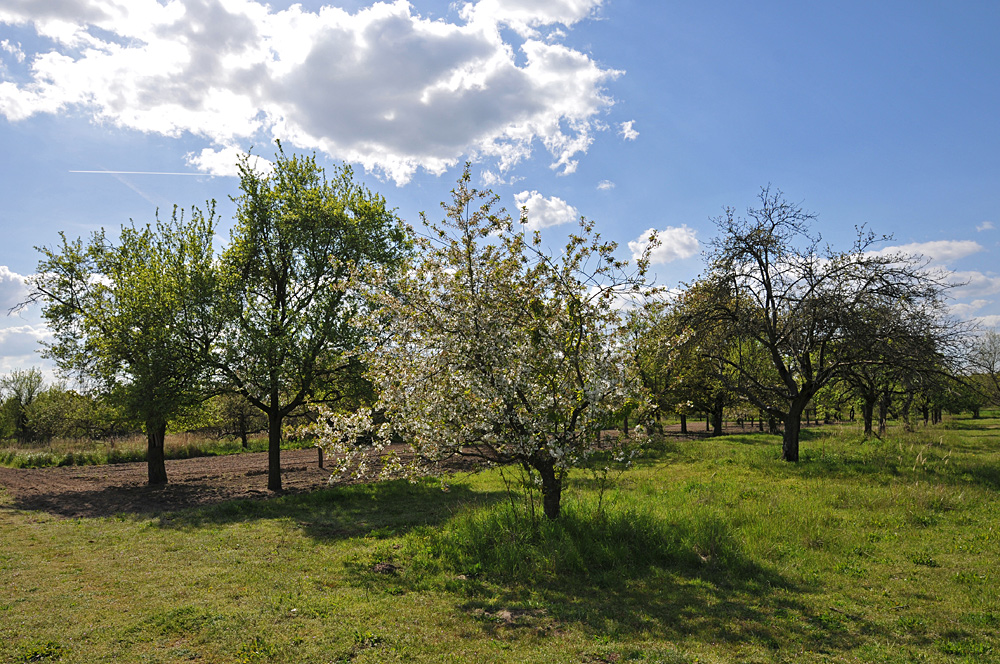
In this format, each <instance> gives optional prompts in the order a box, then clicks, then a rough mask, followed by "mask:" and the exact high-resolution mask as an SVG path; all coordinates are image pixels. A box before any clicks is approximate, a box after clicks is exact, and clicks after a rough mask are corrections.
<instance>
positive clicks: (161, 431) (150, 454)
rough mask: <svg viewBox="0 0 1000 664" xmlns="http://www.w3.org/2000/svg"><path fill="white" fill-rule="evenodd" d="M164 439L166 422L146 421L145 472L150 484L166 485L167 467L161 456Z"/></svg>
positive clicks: (157, 420)
mask: <svg viewBox="0 0 1000 664" xmlns="http://www.w3.org/2000/svg"><path fill="white" fill-rule="evenodd" d="M166 437H167V422H166V420H159V419H151V420H146V470H147V475H148V481H149V483H150V484H166V483H167V466H166V463H165V462H164V455H163V443H164V440H165V439H166Z"/></svg>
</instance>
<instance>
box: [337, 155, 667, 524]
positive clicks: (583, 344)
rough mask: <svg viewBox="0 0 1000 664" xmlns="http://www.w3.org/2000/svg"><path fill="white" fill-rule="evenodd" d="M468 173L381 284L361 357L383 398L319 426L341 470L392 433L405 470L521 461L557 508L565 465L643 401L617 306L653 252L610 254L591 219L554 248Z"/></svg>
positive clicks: (638, 284)
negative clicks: (406, 266) (371, 339)
mask: <svg viewBox="0 0 1000 664" xmlns="http://www.w3.org/2000/svg"><path fill="white" fill-rule="evenodd" d="M469 179H470V176H469V171H468V169H466V171H465V173H464V175H463V176H462V178H461V179H460V180H459V183H458V186H457V188H456V189H454V190H453V192H452V193H453V201H452V202H451V204H450V205H448V204H445V205H444V206H443V207H444V208H445V210H446V212H447V219H446V220H445V221H444V223H443V224H442V225H434V224H428V226H429V228H431V229H432V234H431V236H430V237H427V238H423V239H421V240H418V244H419V248H420V249H421V252H420V258H419V260H418V261H417V264H416V265H414V266H413V267H412V269H410V270H409V271H408V272H407V274H406V275H405V276H404V277H403V278H402V280H401V281H399V282H397V283H396V285H395V287H394V288H392V289H387V290H386V291H384V292H382V293H381V294H380V295H379V299H380V301H381V304H382V305H383V309H382V312H381V315H382V316H383V317H384V318H383V320H384V321H385V325H386V326H387V328H386V330H385V332H386V333H385V336H384V338H385V340H386V341H385V342H384V343H382V344H381V345H380V346H378V348H377V350H375V351H373V352H370V353H368V354H367V355H366V357H365V358H364V359H365V362H366V363H367V365H368V373H369V377H370V379H371V380H372V382H373V383H374V385H375V387H376V392H377V394H378V399H377V402H376V403H375V404H374V406H373V407H372V408H371V409H367V410H363V411H359V412H357V413H354V414H352V415H350V416H347V417H339V418H338V417H334V416H332V415H331V414H329V413H328V414H327V417H326V418H325V419H323V420H321V422H320V424H319V429H320V433H321V438H322V439H323V440H324V441H325V445H326V447H327V450H328V452H330V453H332V456H336V457H339V458H340V459H341V460H342V461H341V463H342V464H343V466H342V467H343V468H346V467H347V465H348V464H349V463H350V462H349V461H348V459H350V458H352V455H351V454H350V453H352V452H355V453H356V452H358V451H359V449H362V448H364V446H360V447H359V441H361V440H364V441H367V444H369V445H372V446H376V447H377V446H384V445H386V444H387V443H388V442H389V441H390V440H392V439H393V438H395V439H397V440H403V441H405V442H407V443H408V444H409V445H410V446H412V449H413V451H414V458H415V463H414V464H412V465H411V466H410V470H411V471H413V472H419V471H420V469H426V468H427V467H428V464H427V462H435V461H441V460H444V459H446V458H448V457H452V456H455V455H466V456H474V457H480V458H482V459H485V460H487V461H491V462H496V463H502V464H506V463H515V464H520V465H521V466H522V467H523V468H525V469H526V470H528V471H529V473H531V474H532V475H533V476H534V478H536V480H537V481H538V482H539V483H540V485H541V493H542V505H543V510H544V513H545V515H546V517H548V518H551V519H555V518H558V516H559V513H560V499H561V495H562V488H563V481H564V479H565V477H566V473H567V471H568V470H569V469H570V468H571V467H573V466H574V465H575V464H577V463H578V462H580V461H582V460H584V459H585V458H586V457H587V456H588V455H590V454H591V453H592V452H593V451H594V450H595V449H597V448H598V446H599V445H600V444H601V441H600V436H601V432H602V430H604V429H606V428H607V427H608V425H609V422H611V421H612V418H613V417H614V415H615V414H616V413H617V412H619V411H621V409H622V408H624V407H625V406H626V405H628V407H629V408H633V409H634V407H635V405H636V401H638V402H639V405H640V407H646V405H645V402H646V400H645V398H644V397H643V396H642V391H641V386H640V384H639V382H638V381H637V380H636V377H635V376H634V375H633V373H632V369H631V367H632V364H631V363H629V362H627V361H625V350H624V344H623V342H624V336H623V335H624V331H623V321H622V319H621V316H620V306H621V302H622V298H629V297H636V298H637V297H640V296H641V295H642V294H643V292H644V291H645V289H646V286H647V284H646V282H645V274H646V267H647V265H648V259H647V258H646V257H643V258H641V259H640V260H638V261H637V263H636V265H634V266H629V265H628V263H627V262H624V261H620V260H618V259H617V258H615V256H614V252H615V250H616V245H615V244H614V243H607V242H603V241H602V240H601V238H600V236H599V235H598V234H597V233H595V232H594V229H593V224H592V223H591V222H588V221H585V220H581V222H580V230H579V233H578V234H576V235H573V236H571V237H570V239H569V241H568V243H567V245H566V247H565V250H564V251H563V252H562V254H561V255H559V256H558V257H553V256H551V255H549V254H548V253H546V252H545V251H544V250H543V249H542V247H541V238H540V236H539V235H538V234H537V233H535V234H534V237H533V238H529V237H526V235H525V232H524V230H523V225H518V226H520V227H518V226H515V222H514V221H513V220H512V219H511V217H510V216H509V215H508V214H507V213H506V212H505V211H504V210H502V209H500V210H495V207H496V202H497V197H496V196H495V195H493V194H492V192H489V191H477V190H475V189H472V188H470V187H469ZM526 214H527V213H526V212H524V213H522V217H521V222H522V224H523V223H524V222H526V221H527V219H526ZM369 327H371V325H370V323H369ZM636 395H639V396H638V398H637V396H636ZM371 432H374V434H375V435H369V434H370V433H371ZM633 435H634V436H635V435H642V433H641V432H638V433H636V432H634V433H633ZM369 449H370V448H369ZM354 458H356V455H355V457H354ZM418 465H419V468H418V467H417V466H418Z"/></svg>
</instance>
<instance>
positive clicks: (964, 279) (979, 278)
mask: <svg viewBox="0 0 1000 664" xmlns="http://www.w3.org/2000/svg"><path fill="white" fill-rule="evenodd" d="M947 279H948V281H950V282H951V283H955V284H962V285H960V286H957V287H955V288H954V289H952V291H951V296H952V297H954V298H956V299H958V300H969V299H977V298H978V299H982V298H985V297H988V296H990V295H1000V277H997V276H993V275H990V274H985V273H983V272H976V271H971V270H970V271H964V272H958V271H949V272H948V273H947Z"/></svg>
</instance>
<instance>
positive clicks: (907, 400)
mask: <svg viewBox="0 0 1000 664" xmlns="http://www.w3.org/2000/svg"><path fill="white" fill-rule="evenodd" d="M912 407H913V392H907V393H906V396H905V397H904V398H903V413H902V417H903V428H904V429H905V430H906V431H913V423H912V422H910V409H911V408H912Z"/></svg>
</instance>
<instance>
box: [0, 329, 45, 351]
mask: <svg viewBox="0 0 1000 664" xmlns="http://www.w3.org/2000/svg"><path fill="white" fill-rule="evenodd" d="M51 336H52V333H51V332H49V329H48V328H47V327H46V326H45V325H41V324H40V325H16V326H13V327H4V328H0V357H6V358H14V357H25V356H30V357H36V358H37V355H36V353H35V351H37V350H40V349H41V346H40V345H39V344H40V342H42V341H45V340H47V339H49V338H50V337H51Z"/></svg>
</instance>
